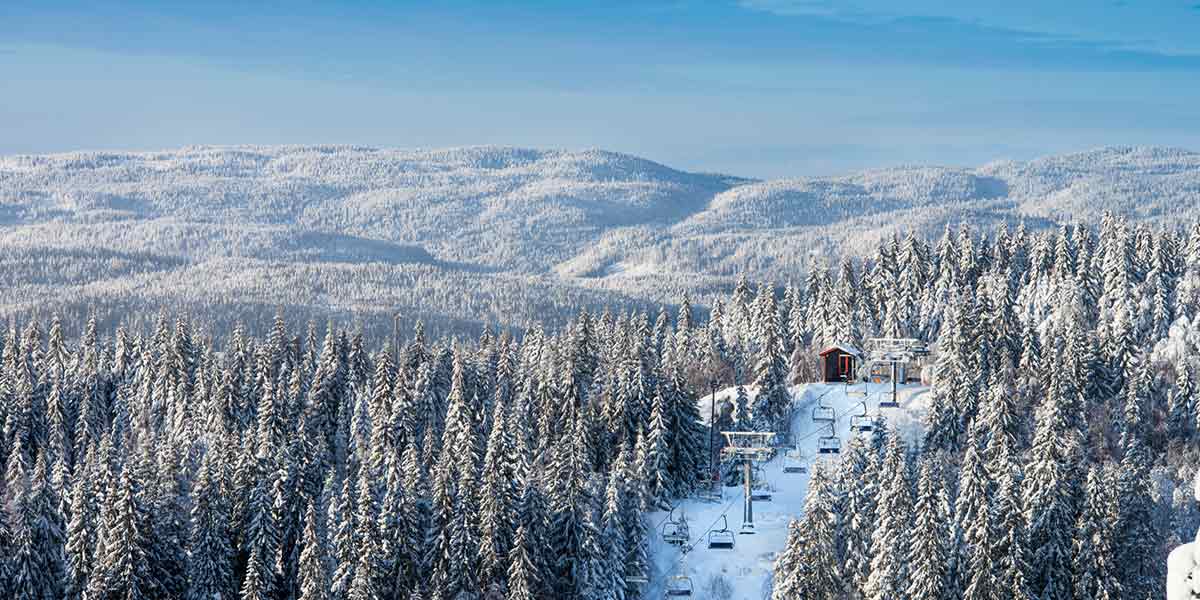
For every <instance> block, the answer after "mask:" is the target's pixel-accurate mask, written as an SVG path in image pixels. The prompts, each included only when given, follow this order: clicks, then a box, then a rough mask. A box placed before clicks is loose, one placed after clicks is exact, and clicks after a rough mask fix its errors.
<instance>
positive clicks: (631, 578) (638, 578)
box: [625, 573, 650, 585]
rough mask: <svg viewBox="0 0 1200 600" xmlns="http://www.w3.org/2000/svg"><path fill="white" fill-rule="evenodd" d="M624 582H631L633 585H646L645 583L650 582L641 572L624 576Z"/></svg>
mask: <svg viewBox="0 0 1200 600" xmlns="http://www.w3.org/2000/svg"><path fill="white" fill-rule="evenodd" d="M625 583H632V584H634V585H646V584H647V583H650V578H649V577H646V576H645V575H643V574H641V573H634V574H632V575H626V576H625Z"/></svg>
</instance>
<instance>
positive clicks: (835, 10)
mask: <svg viewBox="0 0 1200 600" xmlns="http://www.w3.org/2000/svg"><path fill="white" fill-rule="evenodd" d="M737 4H738V6H740V7H742V8H744V9H746V10H752V11H758V12H764V13H770V14H775V15H779V16H785V17H820V18H826V19H833V20H838V21H843V22H848V23H857V24H869V25H879V24H886V23H890V22H897V21H902V20H908V19H925V20H944V21H945V23H946V25H947V26H949V27H954V26H970V27H981V28H987V29H990V30H995V31H1008V32H1011V33H1012V34H1015V35H1021V34H1024V35H1027V36H1029V37H1030V38H1031V39H1041V40H1046V39H1051V40H1053V39H1057V40H1062V41H1069V42H1077V43H1091V44H1096V45H1100V46H1106V47H1110V48H1121V49H1126V50H1140V51H1150V52H1157V53H1163V54H1168V55H1170V54H1175V55H1181V54H1197V53H1200V37H1198V36H1196V35H1195V31H1197V29H1198V28H1200V11H1197V10H1196V7H1197V6H1200V5H1197V4H1196V3H1195V0H1145V1H1144V2H1124V1H1120V0H1116V1H1110V2H1095V1H1092V0H1074V1H1073V0H1063V1H1056V2H1045V1H1044V0H1008V1H1006V2H988V3H973V2H945V1H943V0H906V1H905V2H903V3H899V2H895V1H894V0H850V1H835V0H737Z"/></svg>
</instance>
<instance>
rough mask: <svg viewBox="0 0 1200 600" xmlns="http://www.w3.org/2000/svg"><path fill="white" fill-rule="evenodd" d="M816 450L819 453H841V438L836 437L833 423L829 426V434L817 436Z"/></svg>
mask: <svg viewBox="0 0 1200 600" xmlns="http://www.w3.org/2000/svg"><path fill="white" fill-rule="evenodd" d="M817 452H818V453H820V454H841V452H842V440H840V439H838V437H837V435H835V432H834V430H833V425H830V426H829V435H823V436H821V437H819V438H817Z"/></svg>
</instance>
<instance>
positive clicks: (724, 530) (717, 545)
mask: <svg viewBox="0 0 1200 600" xmlns="http://www.w3.org/2000/svg"><path fill="white" fill-rule="evenodd" d="M708 549H709V550H733V532H732V531H730V530H729V521H728V520H726V519H725V515H721V528H720V529H714V530H712V531H710V532H708Z"/></svg>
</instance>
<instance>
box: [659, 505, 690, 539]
mask: <svg viewBox="0 0 1200 600" xmlns="http://www.w3.org/2000/svg"><path fill="white" fill-rule="evenodd" d="M662 536H663V541H664V542H666V543H668V544H671V545H674V546H682V545H684V544H686V543H688V538H689V537H690V536H689V533H688V524H687V519H686V518H684V517H683V516H680V517H679V519H678V520H677V519H675V509H674V508H672V509H671V514H669V515H667V520H666V521H663V526H662Z"/></svg>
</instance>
